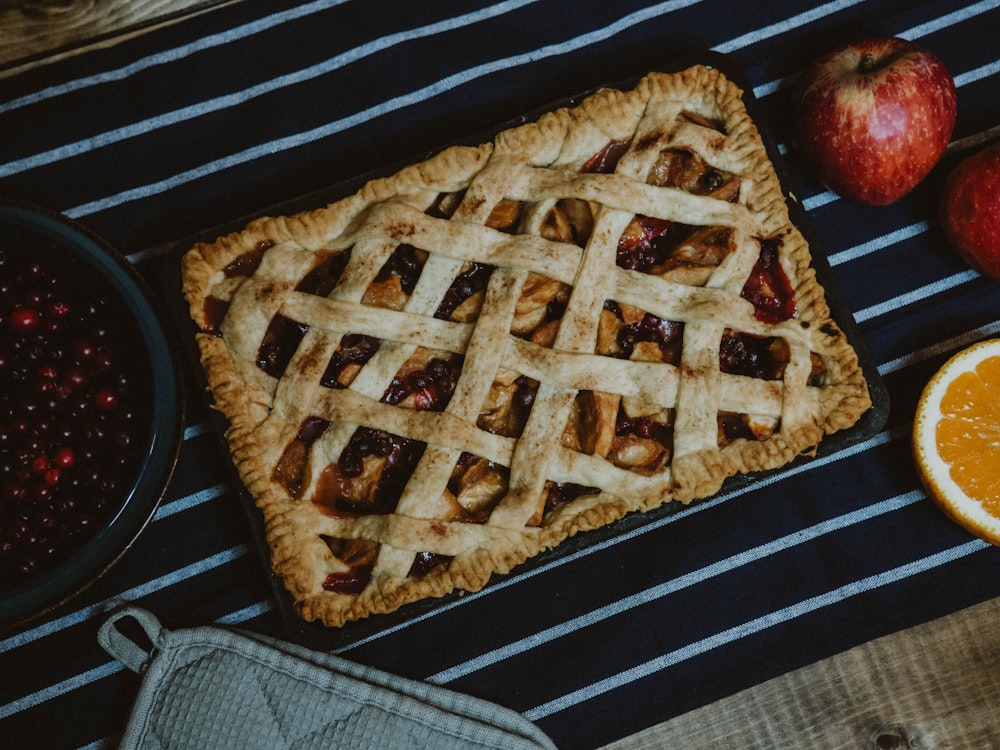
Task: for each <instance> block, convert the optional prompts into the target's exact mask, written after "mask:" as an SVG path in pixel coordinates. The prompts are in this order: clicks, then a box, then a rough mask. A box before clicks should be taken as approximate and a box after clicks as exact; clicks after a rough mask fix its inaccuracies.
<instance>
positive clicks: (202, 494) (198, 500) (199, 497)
mask: <svg viewBox="0 0 1000 750" xmlns="http://www.w3.org/2000/svg"><path fill="white" fill-rule="evenodd" d="M227 489H228V488H227V487H226V485H224V484H217V485H215V486H214V487H207V488H205V489H203V490H199V491H198V492H193V493H191V494H190V495H187V496H185V497H182V498H179V499H177V500H174V501H173V502H171V503H168V504H166V505H161V506H160V507H159V508H157V510H156V513H155V514H154V515H153V521H154V522H156V521H160V520H162V519H164V518H167V517H168V516H172V515H174V514H175V513H181V512H182V511H185V510H190V509H191V508H194V507H195V506H196V505H201V504H202V503H207V502H208V501H210V500H215V498H217V497H221V496H222V495H224V494H225V493H226V490H227Z"/></svg>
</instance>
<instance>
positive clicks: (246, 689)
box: [98, 607, 555, 750]
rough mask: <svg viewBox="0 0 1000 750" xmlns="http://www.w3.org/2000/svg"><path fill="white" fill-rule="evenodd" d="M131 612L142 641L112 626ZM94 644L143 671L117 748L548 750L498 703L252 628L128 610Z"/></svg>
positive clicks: (530, 727)
mask: <svg viewBox="0 0 1000 750" xmlns="http://www.w3.org/2000/svg"><path fill="white" fill-rule="evenodd" d="M129 618H130V619H132V620H135V621H136V622H137V623H138V625H139V626H141V628H142V630H143V631H145V634H146V636H148V638H149V641H150V642H151V644H152V648H151V649H149V650H147V648H148V644H146V645H145V646H144V645H143V644H140V643H139V642H137V641H136V640H133V639H132V638H131V637H129V636H127V635H125V633H124V631H123V630H121V629H119V628H118V627H117V626H116V624H117V623H119V622H120V621H122V620H125V619H129ZM133 630H134V628H133ZM98 640H99V642H100V644H101V645H102V646H103V647H104V649H105V650H106V651H107V652H108V653H109V654H111V655H112V656H113V657H115V658H116V659H118V661H120V662H121V663H122V664H124V665H125V666H126V667H128V668H129V669H131V670H132V671H134V672H138V673H140V674H142V675H143V679H142V683H141V686H140V688H139V694H138V696H137V698H136V702H135V705H134V707H133V710H132V715H131V717H130V719H129V722H128V726H127V727H126V730H125V734H124V736H123V738H122V744H121V747H122V748H143V749H144V750H168V749H169V750H181V748H198V750H228V749H229V748H232V750H255V749H256V748H262V749H264V748H266V750H284V749H285V748H287V749H288V750H291V749H292V748H295V750H308V749H309V748H317V749H318V748H323V750H329V749H330V748H365V749H366V750H367V749H368V748H379V750H382V748H385V749H387V750H395V749H396V748H433V750H447V749H449V748H454V749H455V750H459V749H460V748H461V749H462V750H464V749H465V748H496V749H497V750H540V749H541V748H549V749H551V750H554V748H555V745H553V744H552V741H551V740H550V739H549V738H548V737H546V736H545V735H544V734H543V733H542V732H541V730H539V729H538V728H537V727H536V726H535V725H534V724H532V723H531V722H529V721H528V720H527V719H525V718H524V717H523V716H521V715H520V714H518V713H516V712H514V711H511V710H509V709H507V708H503V707H502V706H498V705H495V704H493V703H489V702H487V701H483V700H479V699H476V698H472V697H469V696H466V695H462V694H460V693H455V692H452V691H450V690H446V689H444V688H440V687H436V686H433V685H428V684H424V683H420V682H415V681H412V680H406V679H403V678H400V677H397V676H395V675H390V674H387V673H385V672H381V671H379V670H375V669H371V668H369V667H364V666H361V665H359V664H355V663H353V662H350V661H346V660H344V659H341V658H340V657H337V656H333V655H331V654H325V653H321V652H316V651H310V650H308V649H305V648H302V647H300V646H296V645H294V644H291V643H285V642H283V641H278V640H275V639H271V638H266V637H264V636H260V635H256V634H253V633H247V632H242V631H240V632H237V631H235V630H227V629H224V628H221V627H199V628H191V629H185V630H173V631H171V630H167V629H166V628H164V627H162V626H161V625H160V623H159V621H158V620H157V619H156V617H154V616H153V615H152V614H151V613H149V612H147V611H146V610H144V609H140V608H138V607H126V608H125V609H122V610H121V611H119V612H117V613H115V614H114V615H112V616H111V617H110V618H109V619H108V620H107V621H106V622H105V623H104V624H103V625H102V626H101V629H100V631H99V633H98Z"/></svg>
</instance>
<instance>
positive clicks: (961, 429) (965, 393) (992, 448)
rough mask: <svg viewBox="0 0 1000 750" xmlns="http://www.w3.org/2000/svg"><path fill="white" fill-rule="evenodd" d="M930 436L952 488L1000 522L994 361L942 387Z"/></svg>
mask: <svg viewBox="0 0 1000 750" xmlns="http://www.w3.org/2000/svg"><path fill="white" fill-rule="evenodd" d="M935 437H936V443H937V449H938V454H939V455H940V456H941V459H942V460H943V461H944V462H945V463H947V464H948V465H949V467H950V474H951V478H952V479H953V480H954V481H955V483H956V484H957V485H958V486H959V487H961V488H962V490H963V491H964V492H965V494H966V495H968V496H969V497H970V498H972V499H973V500H976V501H977V502H979V503H980V504H981V505H982V506H983V508H984V509H985V510H986V512H987V513H989V514H990V515H991V516H994V517H996V518H1000V356H995V357H989V358H987V359H985V360H983V361H982V362H981V363H980V364H979V365H978V366H977V367H976V369H975V371H973V372H965V373H962V374H961V375H959V376H958V377H956V378H955V379H954V380H953V381H952V382H951V383H950V384H949V385H948V388H947V389H946V391H945V394H944V397H943V398H942V399H941V419H940V421H939V422H938V425H937V432H936V435H935Z"/></svg>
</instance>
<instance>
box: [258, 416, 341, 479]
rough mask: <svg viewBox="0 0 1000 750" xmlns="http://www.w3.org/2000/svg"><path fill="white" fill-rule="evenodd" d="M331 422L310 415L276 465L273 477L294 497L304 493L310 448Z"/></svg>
mask: <svg viewBox="0 0 1000 750" xmlns="http://www.w3.org/2000/svg"><path fill="white" fill-rule="evenodd" d="M329 426H330V423H329V422H328V421H327V420H325V419H321V418H320V417H308V418H307V419H306V420H305V421H303V422H302V424H301V425H300V426H299V431H298V433H297V434H296V435H295V439H294V440H293V441H292V442H291V443H289V445H288V447H287V448H285V451H284V453H282V454H281V458H280V459H279V460H278V463H277V465H276V466H275V467H274V473H273V474H272V477H271V478H272V479H274V481H276V482H279V483H280V484H281V485H282V486H283V487H284V488H285V489H286V490H288V494H289V495H291V496H292V497H295V498H298V497H300V496H301V495H302V489H303V486H304V485H305V471H306V466H307V465H308V463H309V450H310V449H311V448H312V445H313V443H315V442H316V441H317V440H319V438H320V437H322V435H323V433H324V432H326V430H327V428H328V427H329Z"/></svg>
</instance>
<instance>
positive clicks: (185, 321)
mask: <svg viewBox="0 0 1000 750" xmlns="http://www.w3.org/2000/svg"><path fill="white" fill-rule="evenodd" d="M696 64H702V65H706V66H708V67H713V68H717V69H718V70H720V71H721V72H722V73H724V74H725V75H726V77H728V78H729V79H730V80H731V81H733V82H734V83H735V84H736V85H738V86H739V87H740V88H741V89H742V90H743V92H744V94H743V98H744V103H745V105H746V107H747V110H748V112H749V113H750V116H751V117H752V118H753V120H754V122H755V123H756V124H757V127H758V130H760V132H761V136H762V138H763V140H764V145H765V148H766V149H767V152H768V156H769V157H770V159H771V162H772V163H773V165H774V168H775V171H776V172H777V174H778V179H779V181H780V182H781V185H782V187H783V190H784V193H785V198H786V200H787V202H788V207H789V213H790V216H791V219H792V222H793V223H794V224H795V226H796V227H797V228H798V229H799V231H801V232H802V234H803V235H804V236H805V238H806V240H807V241H808V242H809V246H810V252H811V255H812V261H813V267H814V268H815V271H816V277H817V279H818V280H819V282H820V284H821V285H822V286H823V287H824V289H825V291H826V299H827V303H828V305H829V307H830V310H831V313H832V317H833V319H834V320H835V321H837V323H838V325H839V326H840V327H841V329H842V330H843V331H844V333H845V335H846V336H847V338H848V340H849V341H850V342H851V344H852V346H853V347H854V349H855V351H856V352H857V354H858V358H859V361H860V364H861V368H862V371H863V372H864V374H865V378H866V380H867V382H868V388H869V392H870V394H871V398H872V407H871V409H869V410H868V411H867V412H866V413H865V414H864V415H863V416H862V417H861V419H860V420H859V421H858V422H857V423H856V424H855V425H854V426H853V427H852V428H850V429H849V430H844V431H841V432H838V433H834V434H833V435H830V436H827V437H826V438H825V439H824V440H823V442H821V443H820V445H819V448H818V451H817V456H823V455H828V454H830V453H833V452H835V451H838V450H842V449H843V448H845V447H847V446H849V445H853V444H855V443H858V442H861V441H862V440H865V439H867V438H869V437H871V436H872V435H874V434H875V433H877V432H878V431H879V430H881V429H882V427H883V426H884V425H885V422H886V419H887V418H888V414H889V395H888V391H887V389H886V387H885V384H884V383H883V381H882V378H881V375H880V374H879V372H878V369H877V367H876V365H875V362H874V361H873V359H872V357H871V354H870V352H869V350H868V348H867V346H866V344H865V341H864V339H863V338H862V336H861V334H860V331H859V329H858V326H857V324H856V322H855V320H854V316H853V314H852V312H851V310H850V308H849V307H848V306H847V305H846V303H845V301H844V297H843V295H842V293H841V292H840V290H839V288H838V285H837V280H836V277H835V276H834V274H833V272H832V270H831V268H830V265H829V263H828V262H827V258H826V253H825V252H823V250H822V248H821V245H820V243H819V242H818V239H817V237H816V235H815V232H814V231H813V229H812V227H811V225H810V222H809V219H808V216H807V213H806V211H805V209H804V208H803V207H802V204H801V203H800V202H799V200H798V199H797V197H796V196H795V195H794V194H792V193H791V192H789V191H788V189H787V186H788V184H789V181H788V176H787V171H786V168H785V166H784V162H783V159H782V156H781V155H780V154H779V152H778V148H777V144H776V143H775V142H774V140H773V138H772V137H771V136H770V134H769V133H768V132H767V130H766V128H765V127H764V125H763V120H762V118H761V116H760V112H759V104H758V103H757V101H756V99H755V98H754V96H753V93H752V87H751V86H750V85H749V83H748V82H747V80H746V77H745V75H744V74H743V73H742V71H741V70H740V69H739V68H738V67H737V66H736V65H735V64H734V63H733V62H732V61H731V60H730V59H729V58H727V57H725V56H724V55H720V54H717V53H709V52H706V53H702V54H695V55H691V56H686V57H684V58H680V59H677V60H674V61H671V62H668V63H665V64H663V65H660V66H657V68H656V70H657V71H659V72H665V73H671V72H677V71H680V70H683V69H685V68H687V67H689V66H691V65H696ZM647 72H649V71H646V70H644V71H642V72H641V73H639V74H636V75H635V76H634V77H632V78H629V79H626V80H621V81H615V82H599V83H597V84H596V85H594V86H593V87H590V88H588V89H586V90H585V91H582V92H580V93H578V94H575V95H573V96H569V97H566V98H565V99H562V100H559V101H555V102H552V103H551V104H549V105H547V106H545V107H542V108H539V109H537V110H532V111H530V112H526V113H524V114H523V115H520V116H519V117H517V118H515V119H514V120H510V121H507V122H504V123H501V124H499V125H497V126H496V127H494V128H491V129H490V130H489V131H486V132H480V133H474V134H470V136H468V137H466V138H463V139H461V140H460V141H459V143H462V144H466V145H478V144H480V143H484V142H487V141H491V140H492V139H493V137H494V136H495V135H496V134H497V133H499V132H501V131H503V130H506V129H508V128H510V127H515V126H517V125H521V124H524V123H527V122H533V121H534V120H537V119H538V117H540V116H541V115H542V114H544V113H545V112H547V111H550V110H553V109H558V108H560V107H573V106H576V105H577V104H578V103H579V102H580V101H581V100H582V99H584V98H585V97H586V96H588V95H589V94H591V93H593V92H594V91H596V90H597V89H598V88H604V87H610V88H617V89H621V90H628V89H631V88H634V87H635V85H636V83H637V82H638V80H639V78H641V76H642V75H645V74H646V73H647ZM449 145H453V144H451V143H448V144H443V145H442V148H444V147H446V146H449ZM432 153H433V152H432ZM430 155H431V154H430V153H425V154H415V155H414V156H413V157H412V158H411V159H407V160H405V161H404V162H401V163H398V164H392V165H387V166H385V167H384V168H381V169H378V170H376V171H373V172H370V173H366V174H363V175H357V176H354V177H351V178H349V179H345V180H343V181H340V182H337V183H334V184H332V185H330V186H329V187H326V188H323V189H322V190H319V191H316V192H313V193H309V194H306V195H301V196H296V197H294V198H291V199H289V200H287V201H283V202H280V203H277V204H274V205H272V206H268V207H266V208H265V209H263V210H262V211H260V212H257V213H255V214H254V215H253V216H247V217H243V218H240V219H237V220H234V221H232V222H228V223H226V224H224V225H220V226H217V227H213V228H210V229H206V230H205V231H203V232H199V233H198V234H197V235H195V236H192V237H189V238H186V239H184V240H182V241H179V242H177V243H174V244H172V245H171V246H170V248H168V249H167V250H166V251H165V252H162V253H159V254H158V257H157V258H156V260H155V261H154V263H155V264H156V265H157V266H159V268H158V270H157V272H156V274H155V276H156V278H157V279H158V280H160V282H161V284H162V285H163V291H164V294H165V296H166V299H167V302H168V307H169V309H170V310H171V312H172V313H173V316H172V317H173V322H174V323H175V324H176V326H177V327H178V338H179V339H180V341H181V348H182V349H183V350H184V356H185V357H186V358H187V360H188V361H187V362H186V363H185V365H186V366H187V367H188V368H189V372H191V371H193V372H194V376H195V378H196V379H197V382H198V384H199V386H201V390H202V391H203V392H204V393H205V394H206V398H208V399H209V400H210V399H211V396H210V394H208V391H207V390H206V388H205V386H206V382H205V377H204V371H203V369H202V367H201V364H200V361H199V355H198V350H197V346H196V344H195V326H194V324H193V323H192V322H191V319H190V317H189V315H188V310H187V307H186V303H185V302H184V300H183V298H182V297H181V295H180V259H181V257H182V256H183V254H184V253H185V252H186V251H187V250H188V249H189V248H190V247H191V246H192V245H193V244H195V243H196V242H202V241H212V240H214V239H215V238H217V237H219V236H221V235H223V234H227V233H229V232H233V231H239V230H241V229H242V228H243V227H245V226H246V225H247V223H249V221H251V220H252V219H253V218H256V217H257V216H282V215H289V214H294V213H297V212H300V211H306V210H310V209H314V208H319V207H321V206H324V205H326V204H328V203H331V202H333V201H336V200H338V199H340V198H344V197H346V196H348V195H351V194H353V193H354V192H356V191H357V190H358V189H359V188H360V187H361V186H362V185H364V184H365V183H366V182H367V181H368V180H370V179H373V178H375V177H380V176H386V175H390V174H393V173H394V172H396V171H398V170H399V169H400V168H402V167H404V166H406V165H407V164H411V163H414V162H419V161H423V160H424V159H426V158H428V157H429V156H430ZM211 420H212V423H213V428H214V433H215V435H216V437H217V439H218V440H219V441H220V443H221V444H222V448H223V449H224V450H225V453H226V454H227V455H228V446H227V445H226V442H225V430H226V427H227V423H226V420H225V418H224V417H223V416H222V415H221V414H219V413H218V412H217V411H215V410H214V409H213V410H211ZM808 460H810V458H808V457H800V458H799V459H798V460H796V461H794V462H792V463H791V464H788V465H786V466H784V467H781V468H779V469H774V470H771V471H768V472H757V473H754V474H741V475H737V476H734V477H731V478H730V479H728V480H726V482H725V484H724V485H723V487H722V489H721V490H720V493H719V494H725V493H728V492H732V491H734V490H736V489H739V488H742V487H745V486H747V485H748V484H752V483H754V482H757V481H759V480H760V478H761V477H764V476H769V475H773V474H780V473H781V472H784V471H788V470H789V469H790V468H792V467H794V466H797V465H798V464H800V463H802V462H805V461H808ZM231 469H232V471H231V481H232V484H233V487H234V488H235V489H237V491H238V492H239V493H240V496H241V499H242V504H243V507H244V509H245V510H246V511H247V517H248V520H249V524H250V528H251V529H252V533H253V537H254V545H255V547H256V548H257V550H258V552H259V554H260V555H261V558H262V561H263V563H264V566H265V569H266V570H267V571H270V559H269V547H268V544H267V539H266V537H265V533H264V522H263V516H262V514H261V512H260V511H259V510H258V509H257V507H256V505H255V503H254V500H253V498H252V497H251V496H250V494H249V492H247V490H246V488H245V487H244V486H243V483H242V481H241V480H240V478H239V476H238V475H237V473H236V470H235V467H231ZM707 499H709V498H705V500H707ZM703 501H704V500H702V501H700V502H703ZM696 502H699V501H696ZM684 507H687V506H684V505H681V504H680V503H666V504H665V505H663V506H660V507H659V508H656V509H653V510H650V511H646V512H644V513H632V514H629V515H628V516H626V517H625V518H622V519H621V520H619V521H617V522H615V523H612V524H609V525H607V526H604V527H602V528H600V529H595V530H593V531H588V532H585V533H582V534H578V535H576V536H574V537H571V538H569V539H567V540H565V541H564V542H563V543H562V544H560V545H558V546H557V547H555V548H553V549H551V550H548V551H545V552H543V553H541V554H539V555H537V556H536V557H533V558H531V559H530V560H528V561H526V562H525V563H523V564H522V565H520V566H518V567H517V568H515V569H514V571H512V572H511V573H509V574H508V576H515V575H518V574H523V573H524V572H527V571H531V570H534V569H536V568H538V567H540V566H544V565H548V564H551V563H552V562H553V561H555V560H557V559H560V558H562V557H563V556H566V555H570V554H576V553H578V552H580V551H581V550H584V549H586V548H587V547H591V546H594V545H597V544H600V543H602V542H605V541H607V540H608V539H611V538H614V537H616V536H618V535H622V534H626V533H629V532H632V531H634V530H635V529H638V528H641V527H642V526H645V525H648V524H651V523H654V522H657V521H659V520H660V519H662V518H664V517H665V516H668V515H671V514H673V513H676V512H677V511H679V510H681V509H683V508H684ZM268 576H269V578H270V584H271V588H272V590H273V592H274V597H275V600H276V603H277V607H278V609H279V612H280V614H281V618H282V622H283V625H284V628H285V631H286V632H285V633H284V636H285V637H286V638H287V639H288V640H291V641H294V642H297V643H300V644H302V645H305V646H308V647H310V648H314V649H320V650H324V651H332V650H337V649H339V648H343V647H346V646H348V645H350V644H351V643H354V642H357V641H360V640H363V639H365V638H367V637H369V636H371V635H373V634H374V633H377V632H379V631H382V630H386V629H391V628H393V627H396V626H398V625H401V624H403V623H405V622H407V621H409V620H411V619H414V618H419V617H422V616H424V615H426V614H428V613H430V612H433V611H434V610H435V609H438V608H442V607H444V606H447V605H448V604H449V603H450V602H452V601H454V600H455V599H456V598H458V597H460V596H463V595H467V592H454V593H452V594H449V595H448V596H445V597H441V598H438V599H427V600H422V601H418V602H414V603H412V604H407V605H404V606H403V607H401V608H400V609H399V610H397V611H396V612H393V613H391V614H387V615H376V616H372V617H369V618H366V619H364V620H360V621H357V622H350V623H347V624H345V625H344V626H342V627H340V628H326V627H324V626H322V625H320V624H317V623H308V622H305V621H304V620H302V619H301V618H300V617H299V616H298V614H297V613H296V611H295V608H294V604H293V601H292V597H291V595H290V594H289V593H288V591H287V590H286V589H285V586H284V584H283V582H282V580H281V579H280V578H279V577H278V576H277V575H275V574H273V573H270V572H269V573H268ZM502 578H504V576H495V577H494V580H491V581H490V583H489V584H487V587H486V588H489V587H490V586H492V585H495V582H496V581H497V580H500V579H502Z"/></svg>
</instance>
